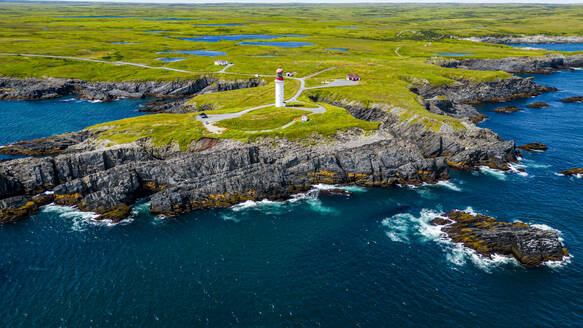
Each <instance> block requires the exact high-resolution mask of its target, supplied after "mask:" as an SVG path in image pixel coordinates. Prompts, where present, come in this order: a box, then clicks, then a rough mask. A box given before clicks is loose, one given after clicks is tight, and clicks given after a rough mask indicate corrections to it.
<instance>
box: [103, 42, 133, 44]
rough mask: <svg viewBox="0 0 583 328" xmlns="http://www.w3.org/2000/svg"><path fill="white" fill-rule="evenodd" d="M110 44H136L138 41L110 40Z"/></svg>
mask: <svg viewBox="0 0 583 328" xmlns="http://www.w3.org/2000/svg"><path fill="white" fill-rule="evenodd" d="M110 43H111V44H138V43H139V42H110Z"/></svg>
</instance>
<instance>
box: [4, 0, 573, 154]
mask: <svg viewBox="0 0 583 328" xmlns="http://www.w3.org/2000/svg"><path fill="white" fill-rule="evenodd" d="M97 16H110V17H97ZM118 16H121V17H118ZM167 18H179V19H192V20H179V21H168V20H165V21H159V20H155V19H167ZM213 24H241V25H234V26H216V25H213ZM581 26H583V7H582V6H550V5H520V6H519V5H425V6H417V5H381V4H366V5H271V6H268V5H246V6H244V7H242V6H237V5H226V4H223V5H147V4H131V5H126V4H89V3H75V4H51V3H0V49H1V50H0V52H3V53H17V54H39V55H55V56H71V57H79V58H91V59H97V60H103V61H108V62H120V61H123V62H131V63H138V64H144V65H149V66H155V67H171V68H176V69H181V70H186V71H189V72H176V71H167V70H159V69H149V68H142V67H135V66H127V65H112V64H109V63H94V62H85V61H79V60H73V59H58V58H39V57H30V56H1V55H0V58H1V60H0V74H2V75H5V76H14V77H66V78H79V79H85V80H91V81H102V80H108V81H127V80H173V79H192V78H197V77H198V76H201V75H212V76H216V77H217V78H220V79H241V78H245V79H246V78H249V76H246V75H231V74H221V73H219V71H220V70H221V69H222V67H220V66H215V65H214V64H213V62H214V60H216V59H224V60H228V61H230V62H232V63H234V66H233V67H230V68H229V69H228V71H227V72H230V73H241V74H262V75H272V74H273V73H274V70H275V69H276V68H277V67H278V66H280V65H281V66H282V67H284V68H285V70H286V71H294V72H296V76H297V77H304V76H308V75H311V74H313V73H316V72H319V71H322V70H324V69H326V68H330V67H335V69H333V70H329V71H326V72H324V73H322V74H320V75H317V76H315V77H313V78H310V79H307V80H306V86H307V87H313V86H321V85H323V84H322V82H323V81H327V80H328V81H329V80H331V79H341V78H344V77H345V76H346V74H347V73H358V74H359V75H360V76H361V77H362V81H361V83H360V84H359V85H357V86H351V87H338V88H321V89H311V90H306V91H305V93H304V95H303V96H302V97H301V100H302V101H306V102H310V100H309V97H308V96H318V97H328V98H331V99H336V100H342V101H347V102H360V103H361V104H362V105H363V106H370V105H372V104H382V105H385V106H387V107H388V108H392V109H396V110H395V111H394V112H395V113H398V114H399V116H400V117H401V118H402V119H403V120H405V121H408V122H410V123H421V124H424V125H425V126H426V127H427V129H429V130H438V129H440V128H441V127H442V126H443V125H447V126H448V127H450V128H452V129H463V128H464V126H463V125H462V124H461V123H460V122H459V121H458V120H456V119H453V118H451V117H447V116H441V115H436V114H432V113H429V112H428V111H426V110H425V109H424V107H423V106H422V105H421V104H420V103H419V102H418V100H417V96H416V95H415V94H414V93H412V92H411V91H410V90H409V89H410V87H411V86H412V85H413V84H415V83H419V82H429V83H432V84H436V85H438V84H444V83H451V82H453V81H454V80H460V79H465V80H475V81H486V80H495V79H499V78H506V77H508V76H509V75H508V74H506V73H503V72H483V71H467V70H458V69H447V68H442V67H438V66H435V65H432V64H430V63H429V62H428V61H429V60H430V59H431V58H433V57H436V54H437V53H452V52H460V53H471V54H473V55H472V56H471V57H472V58H501V57H508V56H538V55H543V54H546V53H548V51H545V50H540V51H538V50H537V51H532V50H523V49H517V48H512V47H508V46H504V45H493V44H479V43H473V42H469V41H462V40H458V39H457V38H463V37H470V36H480V35H493V36H496V35H519V34H548V35H580V34H583V29H582V28H581ZM341 27H351V28H350V29H347V28H341ZM148 31H162V32H160V33H147V32H148ZM248 34H268V35H305V37H284V38H277V39H275V40H272V41H277V42H280V41H297V42H309V43H312V44H313V45H308V46H303V47H297V48H282V47H273V46H257V45H243V44H240V42H241V41H257V40H255V39H260V38H252V39H253V40H238V41H218V42H194V41H186V40H182V39H179V38H184V37H195V36H212V35H248ZM263 41H266V40H263ZM119 42H123V43H127V44H118V43H119ZM330 48H343V49H348V51H338V50H330ZM189 50H212V51H222V52H225V53H226V55H222V56H218V57H205V56H194V55H186V54H160V53H158V52H163V51H189ZM266 56H269V57H266ZM161 57H182V58H186V59H185V60H183V61H178V62H172V63H168V62H162V61H160V60H158V58H161ZM298 87H299V82H298V81H294V80H289V79H288V81H287V83H286V98H289V97H291V95H293V94H294V92H295V91H296V90H297V88H298ZM270 103H273V82H272V81H271V79H270V78H266V85H265V86H261V87H256V88H250V89H242V90H235V91H227V92H222V93H216V94H208V95H201V96H198V97H195V98H193V99H192V100H191V101H190V102H189V105H191V106H193V107H195V108H196V107H199V106H202V105H210V106H211V107H212V108H214V109H215V112H216V113H229V112H237V111H240V110H243V109H246V108H251V107H254V106H259V105H267V104H270ZM326 106H327V105H326ZM327 108H330V110H329V112H328V113H325V114H314V115H311V120H310V123H305V124H293V125H292V126H290V127H289V128H288V129H283V130H274V131H273V132H269V133H259V134H257V133H256V134H252V135H251V134H249V133H247V132H245V130H264V129H269V128H273V127H274V125H275V124H279V123H283V122H284V121H285V120H288V119H290V118H291V117H292V116H294V115H295V112H294V111H290V114H289V115H287V114H285V115H283V114H282V115H280V116H279V117H278V118H277V119H274V118H273V114H274V113H276V112H275V111H274V110H272V115H271V116H270V115H268V114H269V113H267V112H266V113H263V112H261V113H262V114H261V115H267V116H270V117H271V118H269V119H267V118H265V119H258V117H261V115H259V114H258V113H253V112H251V113H249V114H247V115H244V116H242V117H240V118H238V119H234V120H233V121H230V122H221V123H222V124H219V125H221V126H224V127H229V128H230V129H229V130H228V131H227V132H226V133H224V134H223V135H220V136H219V135H214V134H210V133H209V132H208V131H206V129H204V127H203V126H202V124H200V123H199V122H195V121H194V118H193V117H192V115H191V114H180V115H178V114H177V115H173V114H157V115H148V116H146V117H139V118H132V119H128V120H123V121H120V122H122V123H123V124H122V123H119V124H118V123H116V124H117V125H115V124H113V123H112V124H109V125H108V126H116V127H115V128H113V129H112V130H111V131H109V132H108V133H106V134H104V138H105V136H107V139H108V140H110V141H111V142H114V143H121V142H127V141H132V140H136V138H138V139H139V138H143V137H149V138H152V139H153V140H155V142H156V143H157V144H167V143H169V142H177V143H179V144H180V145H181V147H182V148H184V147H185V145H187V144H188V143H189V142H190V141H191V140H196V139H198V138H201V137H203V136H206V137H213V138H238V139H245V140H248V139H252V138H256V137H257V136H269V135H279V136H282V137H283V136H285V137H288V138H303V137H306V136H310V135H312V134H313V133H320V134H321V135H330V134H333V133H334V132H335V131H336V130H338V129H346V128H350V127H361V128H364V129H374V128H376V125H377V124H371V123H368V122H362V121H358V120H356V119H354V118H352V116H350V115H349V114H348V113H346V111H344V110H343V109H340V108H337V107H333V106H327ZM267 111H269V110H267ZM340 111H342V112H343V113H344V114H342V113H340ZM291 113H294V114H291ZM283 118H285V119H283ZM270 120H271V121H270ZM261 122H263V123H261ZM262 124H263V125H264V127H262V126H261V125H262ZM177 129H181V130H184V131H181V132H177V131H176V130H177Z"/></svg>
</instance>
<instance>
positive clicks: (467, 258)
mask: <svg viewBox="0 0 583 328" xmlns="http://www.w3.org/2000/svg"><path fill="white" fill-rule="evenodd" d="M464 211H465V212H468V213H471V214H476V212H475V211H474V210H473V209H472V208H471V207H468V208H466V209H465V210H464ZM441 215H442V213H440V212H437V211H435V210H430V209H423V210H421V212H420V215H419V216H418V217H416V216H414V215H412V214H410V213H399V214H396V215H393V216H391V217H390V218H385V219H383V220H382V222H381V223H382V225H383V226H384V227H385V228H386V229H387V231H385V234H386V235H387V237H388V238H389V239H390V240H391V241H393V242H399V243H409V242H411V241H412V240H418V241H425V240H431V241H434V242H436V243H438V244H439V245H441V248H442V249H443V250H444V252H445V257H446V259H447V261H448V262H449V263H451V264H453V265H455V266H464V265H465V264H466V263H472V264H473V265H475V266H476V267H477V268H479V269H481V270H482V271H484V272H487V273H491V272H492V270H493V269H495V268H498V267H502V266H508V265H513V266H520V264H519V263H518V261H517V260H516V259H514V258H513V257H509V256H504V255H499V254H494V255H492V256H491V257H484V256H482V255H480V254H478V253H477V252H476V251H475V250H473V249H471V248H468V247H465V246H464V245H463V244H461V243H454V242H453V241H452V240H451V239H450V238H449V237H448V236H447V235H446V234H445V233H443V232H442V231H441V228H442V227H443V226H437V225H433V224H431V221H432V220H433V219H434V218H436V217H440V216H441Z"/></svg>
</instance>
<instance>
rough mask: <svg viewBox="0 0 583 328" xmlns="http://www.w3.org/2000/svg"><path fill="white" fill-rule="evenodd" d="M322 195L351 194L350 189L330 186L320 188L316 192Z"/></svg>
mask: <svg viewBox="0 0 583 328" xmlns="http://www.w3.org/2000/svg"><path fill="white" fill-rule="evenodd" d="M318 194H319V195H320V196H322V197H335V196H350V195H352V191H350V190H346V189H341V188H332V189H321V190H319V193H318Z"/></svg>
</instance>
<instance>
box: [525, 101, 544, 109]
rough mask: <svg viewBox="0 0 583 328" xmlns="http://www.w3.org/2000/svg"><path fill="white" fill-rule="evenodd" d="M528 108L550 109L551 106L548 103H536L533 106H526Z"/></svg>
mask: <svg viewBox="0 0 583 328" xmlns="http://www.w3.org/2000/svg"><path fill="white" fill-rule="evenodd" d="M526 107H527V108H547V107H550V105H549V104H547V103H546V102H542V101H537V102H534V103H532V104H528V105H526Z"/></svg>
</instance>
